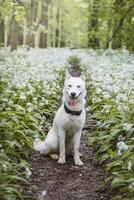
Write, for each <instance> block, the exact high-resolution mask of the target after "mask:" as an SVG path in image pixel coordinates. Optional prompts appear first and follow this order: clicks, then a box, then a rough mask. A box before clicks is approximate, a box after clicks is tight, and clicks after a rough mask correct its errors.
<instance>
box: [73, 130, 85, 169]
mask: <svg viewBox="0 0 134 200" xmlns="http://www.w3.org/2000/svg"><path fill="white" fill-rule="evenodd" d="M80 138H81V130H80V131H78V132H76V133H75V135H74V162H75V165H79V166H81V165H83V162H82V161H81V160H80V153H79V146H80Z"/></svg>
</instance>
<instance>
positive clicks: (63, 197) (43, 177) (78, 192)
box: [29, 131, 109, 200]
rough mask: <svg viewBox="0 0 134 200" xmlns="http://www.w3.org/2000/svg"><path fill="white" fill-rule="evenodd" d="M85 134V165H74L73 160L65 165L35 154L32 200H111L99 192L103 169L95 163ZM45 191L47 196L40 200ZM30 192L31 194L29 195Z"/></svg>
mask: <svg viewBox="0 0 134 200" xmlns="http://www.w3.org/2000/svg"><path fill="white" fill-rule="evenodd" d="M89 132H91V131H88V132H87V131H83V137H82V141H81V151H80V152H81V153H82V161H83V162H84V166H82V167H77V166H74V161H73V159H72V158H67V160H66V163H65V164H64V165H59V164H58V163H57V161H55V160H52V159H51V158H50V157H44V156H43V155H40V154H37V153H35V154H34V155H33V156H32V157H31V159H30V164H31V165H32V168H33V174H32V177H31V183H32V184H34V185H35V186H36V187H35V188H34V189H33V190H32V191H31V192H30V193H31V194H32V196H31V197H32V199H36V200H37V199H40V200H43V199H45V200H108V199H109V198H108V197H107V195H106V194H105V193H104V192H103V194H102V193H99V192H97V189H98V187H99V184H100V182H101V180H102V176H101V169H100V168H99V167H97V166H95V165H94V164H93V162H92V161H91V159H90V158H92V156H93V154H94V152H93V148H92V147H90V146H89V145H87V144H86V141H87V137H88V133H89ZM42 191H44V193H46V194H44V197H43V198H38V197H39V195H40V194H41V192H42ZM30 193H29V195H30Z"/></svg>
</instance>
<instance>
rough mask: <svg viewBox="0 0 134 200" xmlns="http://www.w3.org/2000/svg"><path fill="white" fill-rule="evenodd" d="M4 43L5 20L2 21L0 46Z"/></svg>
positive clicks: (0, 25)
mask: <svg viewBox="0 0 134 200" xmlns="http://www.w3.org/2000/svg"><path fill="white" fill-rule="evenodd" d="M3 45H4V21H3V20H1V21H0V46H3Z"/></svg>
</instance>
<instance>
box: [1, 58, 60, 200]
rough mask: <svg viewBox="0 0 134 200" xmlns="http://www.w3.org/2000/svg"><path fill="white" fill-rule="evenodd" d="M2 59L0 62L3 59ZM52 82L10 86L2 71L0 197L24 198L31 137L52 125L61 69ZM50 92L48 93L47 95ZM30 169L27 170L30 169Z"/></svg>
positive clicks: (57, 101) (9, 199)
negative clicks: (20, 86)
mask: <svg viewBox="0 0 134 200" xmlns="http://www.w3.org/2000/svg"><path fill="white" fill-rule="evenodd" d="M2 62H3V61H2ZM55 73H56V74H57V77H58V78H57V79H56V80H55V84H53V82H52V81H51V80H49V81H48V83H46V85H44V83H43V81H32V80H29V81H28V83H27V85H26V86H25V87H23V88H18V87H16V86H13V85H12V86H10V87H9V85H10V81H11V80H10V78H11V77H12V74H10V75H9V76H8V77H7V75H5V74H4V73H3V74H2V77H1V79H0V94H1V98H0V133H1V134H0V199H3V200H12V199H17V200H18V199H23V196H22V192H23V191H24V188H25V187H28V186H29V184H28V181H27V180H26V178H28V176H30V175H27V172H26V171H27V168H28V170H29V165H28V163H27V162H26V161H25V159H26V158H28V157H29V156H30V154H31V149H32V145H33V140H34V139H35V138H37V137H40V138H43V139H44V137H45V134H46V133H47V132H48V129H49V128H50V126H51V123H52V120H53V116H54V113H55V111H56V110H57V107H58V106H59V102H60V95H61V94H60V93H61V86H62V85H63V78H64V70H60V71H59V70H56V71H55ZM50 91H51V95H50ZM29 171H30V170H29Z"/></svg>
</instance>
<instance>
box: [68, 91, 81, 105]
mask: <svg viewBox="0 0 134 200" xmlns="http://www.w3.org/2000/svg"><path fill="white" fill-rule="evenodd" d="M67 94H68V93H67ZM80 95H81V92H80V93H79V94H78V96H69V94H68V96H69V104H70V105H71V106H75V105H76V104H77V99H78V97H79V96H80Z"/></svg>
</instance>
